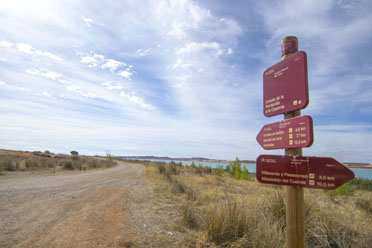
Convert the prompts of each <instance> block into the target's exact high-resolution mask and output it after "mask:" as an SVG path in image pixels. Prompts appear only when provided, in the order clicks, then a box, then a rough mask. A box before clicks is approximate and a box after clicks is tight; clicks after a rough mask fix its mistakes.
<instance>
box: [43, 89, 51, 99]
mask: <svg viewBox="0 0 372 248" xmlns="http://www.w3.org/2000/svg"><path fill="white" fill-rule="evenodd" d="M42 95H43V96H46V97H48V98H53V97H52V96H51V95H50V94H49V93H48V92H46V91H44V92H43V93H42Z"/></svg>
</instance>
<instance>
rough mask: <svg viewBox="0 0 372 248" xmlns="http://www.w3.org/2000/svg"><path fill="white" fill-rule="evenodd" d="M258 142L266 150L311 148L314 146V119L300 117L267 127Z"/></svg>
mask: <svg viewBox="0 0 372 248" xmlns="http://www.w3.org/2000/svg"><path fill="white" fill-rule="evenodd" d="M256 139H257V142H258V143H259V144H260V145H261V146H262V148H263V149H265V150H272V149H283V148H298V147H309V146H311V145H312V144H313V141H314V138H313V119H312V118H311V117H310V116H307V115H304V116H299V117H295V118H291V119H287V120H283V121H279V122H275V123H272V124H267V125H265V126H264V127H263V128H262V129H261V131H260V132H259V133H258V135H257V137H256Z"/></svg>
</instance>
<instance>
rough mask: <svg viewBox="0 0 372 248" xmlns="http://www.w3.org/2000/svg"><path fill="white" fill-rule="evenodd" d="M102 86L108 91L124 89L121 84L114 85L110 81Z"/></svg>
mask: <svg viewBox="0 0 372 248" xmlns="http://www.w3.org/2000/svg"><path fill="white" fill-rule="evenodd" d="M102 85H104V86H106V88H107V89H109V90H122V89H124V87H123V86H122V85H121V84H119V83H117V84H115V85H114V84H113V83H112V82H110V81H106V82H104V83H102Z"/></svg>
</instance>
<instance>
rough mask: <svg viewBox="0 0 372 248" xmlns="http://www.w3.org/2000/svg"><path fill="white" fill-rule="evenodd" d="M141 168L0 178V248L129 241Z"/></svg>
mask: <svg viewBox="0 0 372 248" xmlns="http://www.w3.org/2000/svg"><path fill="white" fill-rule="evenodd" d="M143 172H144V168H143V166H142V165H138V164H130V163H125V162H118V166H116V167H113V168H110V169H105V170H98V171H89V172H71V173H70V172H69V173H57V174H53V175H40V174H32V173H30V172H16V173H11V174H9V175H6V176H1V177H0V247H116V246H119V245H120V244H121V243H122V242H123V241H124V242H125V240H130V239H131V237H127V236H129V235H130V234H129V233H130V231H129V230H128V225H127V223H126V222H127V221H128V215H129V211H130V199H129V198H130V196H131V195H133V194H135V192H133V190H135V189H136V188H137V187H136V185H138V183H139V178H140V177H141V176H142V175H143Z"/></svg>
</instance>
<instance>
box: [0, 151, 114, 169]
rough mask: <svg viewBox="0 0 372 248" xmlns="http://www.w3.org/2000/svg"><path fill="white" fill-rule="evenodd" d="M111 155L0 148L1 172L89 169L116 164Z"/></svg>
mask: <svg viewBox="0 0 372 248" xmlns="http://www.w3.org/2000/svg"><path fill="white" fill-rule="evenodd" d="M115 164H116V163H115V161H113V159H112V156H111V155H107V156H106V158H102V157H101V158H99V157H88V156H81V155H79V153H78V152H77V151H71V155H66V154H53V153H50V152H49V151H45V152H21V151H7V150H0V174H4V173H6V172H7V171H26V170H39V169H50V170H52V171H54V172H55V171H57V170H88V169H97V168H108V167H112V166H114V165H115Z"/></svg>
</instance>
